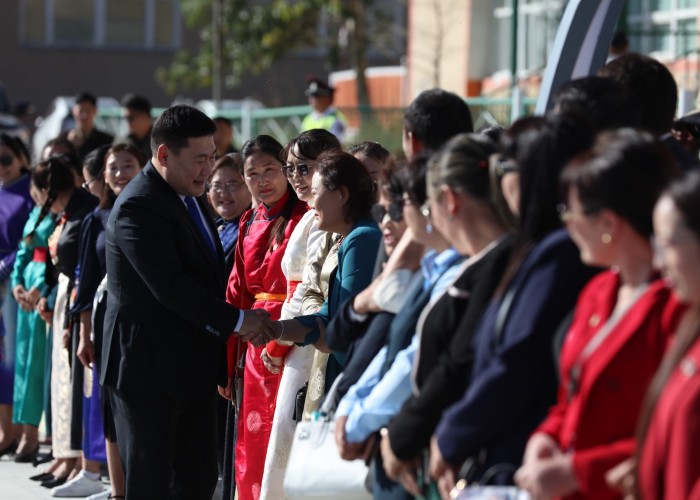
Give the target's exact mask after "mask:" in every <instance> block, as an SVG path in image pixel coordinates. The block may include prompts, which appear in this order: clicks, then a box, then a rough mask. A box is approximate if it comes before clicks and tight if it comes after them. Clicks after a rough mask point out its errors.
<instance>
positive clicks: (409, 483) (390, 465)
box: [379, 429, 423, 497]
mask: <svg viewBox="0 0 700 500" xmlns="http://www.w3.org/2000/svg"><path fill="white" fill-rule="evenodd" d="M381 435H382V441H381V443H380V446H379V449H380V450H381V452H382V461H383V462H384V472H386V475H387V477H389V479H393V480H394V481H398V482H399V483H401V486H403V488H404V489H405V490H406V491H408V492H409V493H410V494H412V495H414V496H416V497H420V496H422V495H423V493H422V492H421V490H420V488H419V487H418V481H417V480H416V470H417V469H418V462H417V461H415V460H413V461H410V462H406V461H403V460H401V459H399V457H397V456H396V455H395V454H394V450H392V449H391V438H389V433H388V432H386V430H385V429H382V433H381Z"/></svg>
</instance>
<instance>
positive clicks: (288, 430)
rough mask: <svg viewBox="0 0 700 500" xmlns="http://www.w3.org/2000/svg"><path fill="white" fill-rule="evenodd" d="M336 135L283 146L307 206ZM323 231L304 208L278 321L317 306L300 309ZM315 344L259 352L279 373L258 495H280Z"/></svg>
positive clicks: (312, 133)
mask: <svg viewBox="0 0 700 500" xmlns="http://www.w3.org/2000/svg"><path fill="white" fill-rule="evenodd" d="M340 148H341V146H340V142H339V141H338V139H337V137H336V136H335V135H333V134H331V133H330V132H328V131H327V130H323V129H312V130H308V131H306V132H302V133H301V134H299V136H297V137H296V138H294V139H292V141H291V142H290V143H289V144H287V146H285V148H284V149H283V150H282V155H281V159H282V160H284V161H285V166H284V167H282V170H283V171H284V173H285V176H286V177H287V179H288V181H289V184H290V185H291V186H292V187H293V188H294V191H295V193H296V194H297V197H298V198H299V199H300V200H301V201H304V202H306V204H307V205H308V206H309V207H311V205H312V196H311V179H312V177H313V175H314V172H315V171H316V165H317V164H316V159H317V158H318V156H319V155H320V154H321V153H323V152H325V151H332V150H340ZM326 235H327V233H326V232H325V231H320V230H319V229H318V227H317V226H316V217H315V214H314V211H313V210H309V211H307V212H306V213H305V214H304V216H303V217H302V218H301V220H300V221H299V224H297V226H296V227H295V228H294V231H293V232H292V234H291V236H290V237H289V243H288V244H287V250H286V251H285V253H284V257H283V258H282V272H283V273H284V275H285V277H286V278H287V299H286V300H285V301H284V305H283V306H282V312H281V315H280V319H290V318H294V317H296V316H300V315H302V314H309V313H314V312H316V310H317V309H318V308H319V307H320V304H318V305H317V306H315V307H314V306H309V307H307V309H304V307H303V305H302V300H303V297H304V294H305V293H306V291H307V288H308V284H309V280H310V272H311V271H310V270H308V269H307V264H308V262H309V258H310V257H313V256H315V255H316V254H317V253H318V252H319V249H320V247H321V245H322V243H323V241H324V239H325V238H326ZM314 352H315V349H314V348H313V346H294V345H293V344H289V345H284V344H278V345H277V346H276V347H275V349H274V350H268V349H265V350H264V351H263V361H264V362H265V365H266V367H267V368H268V369H269V370H270V371H272V372H274V373H280V372H281V374H282V375H281V376H282V378H281V381H280V386H279V390H278V393H277V401H276V406H275V415H274V419H273V423H272V432H271V435H270V436H271V437H270V443H269V446H268V452H267V456H266V458H265V470H264V474H263V482H262V486H261V492H260V498H261V499H262V500H265V499H277V498H282V497H283V496H284V491H283V490H282V482H283V480H284V472H285V470H286V466H287V458H288V457H289V447H290V444H291V442H292V436H293V434H294V426H295V424H296V422H295V421H294V420H293V419H292V416H293V415H294V412H295V408H296V398H297V393H298V392H299V389H300V388H301V387H302V386H303V385H304V383H305V382H306V381H308V380H309V373H310V371H311V363H312V360H313V358H314Z"/></svg>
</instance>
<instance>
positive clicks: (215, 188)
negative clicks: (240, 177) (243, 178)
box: [209, 182, 244, 194]
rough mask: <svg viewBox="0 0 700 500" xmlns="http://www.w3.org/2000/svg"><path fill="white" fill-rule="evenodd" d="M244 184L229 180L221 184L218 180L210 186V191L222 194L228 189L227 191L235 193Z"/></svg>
mask: <svg viewBox="0 0 700 500" xmlns="http://www.w3.org/2000/svg"><path fill="white" fill-rule="evenodd" d="M243 186H244V184H243V183H242V182H227V183H226V184H220V183H218V182H215V183H214V184H212V185H211V186H210V187H209V191H211V192H212V193H218V194H221V193H223V192H224V191H226V192H227V193H235V192H236V191H238V190H239V189H241V188H242V187H243Z"/></svg>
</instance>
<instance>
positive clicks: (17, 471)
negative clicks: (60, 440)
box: [0, 446, 221, 500]
mask: <svg viewBox="0 0 700 500" xmlns="http://www.w3.org/2000/svg"><path fill="white" fill-rule="evenodd" d="M48 450H49V447H48V446H42V447H41V452H42V453H44V452H48ZM39 467H43V466H39ZM38 473H39V468H35V467H32V465H31V464H16V463H14V462H13V461H12V458H11V457H8V456H4V457H2V458H0V499H1V500H35V499H46V498H54V497H52V496H51V494H50V493H49V490H47V489H46V488H42V487H41V485H40V484H39V483H37V482H35V481H30V480H29V477H30V476H33V475H34V474H38ZM103 481H104V478H103ZM220 486H221V485H220V484H219V485H218V486H217V491H216V492H215V493H214V497H213V498H215V499H219V498H221V493H220V489H219V488H220ZM108 487H109V485H108V484H106V483H105V488H108Z"/></svg>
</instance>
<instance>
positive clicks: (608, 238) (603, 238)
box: [600, 233, 612, 245]
mask: <svg viewBox="0 0 700 500" xmlns="http://www.w3.org/2000/svg"><path fill="white" fill-rule="evenodd" d="M600 239H601V241H602V242H603V243H605V244H606V245H609V244H610V242H611V241H612V236H610V234H609V233H605V234H603V235H602V236H601V237H600Z"/></svg>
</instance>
